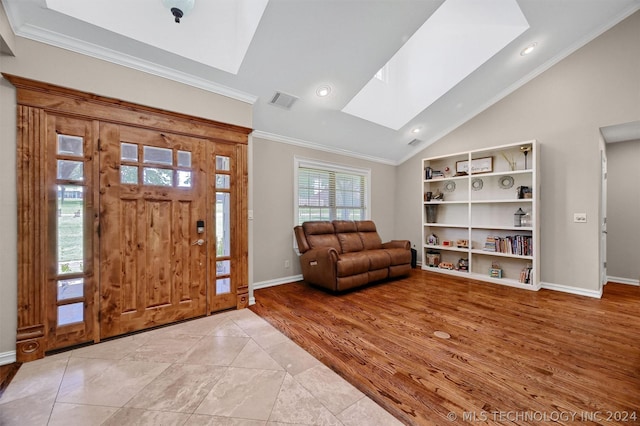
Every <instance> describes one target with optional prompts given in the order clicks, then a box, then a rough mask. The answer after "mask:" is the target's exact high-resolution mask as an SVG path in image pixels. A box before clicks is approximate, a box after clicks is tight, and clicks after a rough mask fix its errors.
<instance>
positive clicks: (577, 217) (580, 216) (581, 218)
mask: <svg viewBox="0 0 640 426" xmlns="http://www.w3.org/2000/svg"><path fill="white" fill-rule="evenodd" d="M573 221H574V222H575V223H587V214H586V213H574V214H573Z"/></svg>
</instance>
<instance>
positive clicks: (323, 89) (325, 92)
mask: <svg viewBox="0 0 640 426" xmlns="http://www.w3.org/2000/svg"><path fill="white" fill-rule="evenodd" d="M330 93H331V86H320V87H318V89H317V90H316V95H318V96H320V97H321V98H324V97H325V96H329V94H330Z"/></svg>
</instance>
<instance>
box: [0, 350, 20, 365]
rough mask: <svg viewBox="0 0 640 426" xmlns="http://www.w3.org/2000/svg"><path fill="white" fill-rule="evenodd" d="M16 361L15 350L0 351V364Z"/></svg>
mask: <svg viewBox="0 0 640 426" xmlns="http://www.w3.org/2000/svg"><path fill="white" fill-rule="evenodd" d="M14 362H16V351H9V352H2V353H0V365H7V364H13V363H14Z"/></svg>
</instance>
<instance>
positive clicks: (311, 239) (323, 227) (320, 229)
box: [302, 221, 342, 253]
mask: <svg viewBox="0 0 640 426" xmlns="http://www.w3.org/2000/svg"><path fill="white" fill-rule="evenodd" d="M302 229H304V234H305V235H306V236H307V243H308V244H309V247H310V248H312V249H314V248H318V247H333V248H334V249H336V250H337V251H338V253H342V248H341V247H340V242H339V241H338V237H337V236H336V234H335V230H334V228H333V224H332V223H331V222H328V221H310V222H304V223H303V224H302Z"/></svg>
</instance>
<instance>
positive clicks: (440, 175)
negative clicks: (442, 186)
mask: <svg viewBox="0 0 640 426" xmlns="http://www.w3.org/2000/svg"><path fill="white" fill-rule="evenodd" d="M424 178H425V179H427V180H428V179H444V172H443V171H442V170H433V169H432V168H431V167H427V168H426V169H425V170H424Z"/></svg>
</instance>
